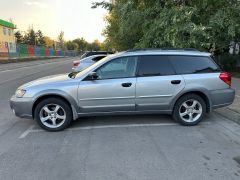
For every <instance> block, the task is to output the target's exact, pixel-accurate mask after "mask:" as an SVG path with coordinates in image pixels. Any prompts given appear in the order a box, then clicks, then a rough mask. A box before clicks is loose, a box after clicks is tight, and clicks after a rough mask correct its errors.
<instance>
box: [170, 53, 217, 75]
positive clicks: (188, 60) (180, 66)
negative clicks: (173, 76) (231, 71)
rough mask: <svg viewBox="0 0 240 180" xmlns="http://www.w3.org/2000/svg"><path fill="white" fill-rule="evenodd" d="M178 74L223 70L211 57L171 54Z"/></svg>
mask: <svg viewBox="0 0 240 180" xmlns="http://www.w3.org/2000/svg"><path fill="white" fill-rule="evenodd" d="M169 59H170V60H171V62H172V64H173V66H174V68H175V69H176V72H177V74H194V73H212V72H219V71H221V70H220V68H219V67H218V66H217V65H216V64H215V63H214V62H213V60H212V59H211V58H210V57H201V56H169Z"/></svg>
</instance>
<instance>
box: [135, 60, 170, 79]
mask: <svg viewBox="0 0 240 180" xmlns="http://www.w3.org/2000/svg"><path fill="white" fill-rule="evenodd" d="M173 74H175V72H174V69H173V67H172V65H171V63H170V62H169V60H168V58H167V56H141V58H140V61H139V71H138V75H139V76H164V75H173Z"/></svg>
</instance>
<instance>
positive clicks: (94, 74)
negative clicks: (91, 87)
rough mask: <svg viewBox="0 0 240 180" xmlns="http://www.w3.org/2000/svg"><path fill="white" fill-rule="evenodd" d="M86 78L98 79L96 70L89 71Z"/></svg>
mask: <svg viewBox="0 0 240 180" xmlns="http://www.w3.org/2000/svg"><path fill="white" fill-rule="evenodd" d="M88 79H90V80H97V79H99V76H98V75H97V73H96V72H91V73H90V74H88Z"/></svg>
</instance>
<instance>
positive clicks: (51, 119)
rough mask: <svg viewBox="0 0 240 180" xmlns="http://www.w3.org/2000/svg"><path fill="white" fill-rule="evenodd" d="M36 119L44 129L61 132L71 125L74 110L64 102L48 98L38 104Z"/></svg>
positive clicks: (35, 113)
mask: <svg viewBox="0 0 240 180" xmlns="http://www.w3.org/2000/svg"><path fill="white" fill-rule="evenodd" d="M34 117H35V120H36V121H37V123H38V124H39V126H40V127H42V128H43V129H45V130H47V131H61V130H63V129H65V128H67V127H68V126H69V124H70V123H71V121H72V110H71V108H70V106H69V105H68V104H67V103H66V102H65V101H64V100H61V99H58V98H47V99H44V100H43V101H41V102H40V103H38V104H37V106H36V108H35V112H34Z"/></svg>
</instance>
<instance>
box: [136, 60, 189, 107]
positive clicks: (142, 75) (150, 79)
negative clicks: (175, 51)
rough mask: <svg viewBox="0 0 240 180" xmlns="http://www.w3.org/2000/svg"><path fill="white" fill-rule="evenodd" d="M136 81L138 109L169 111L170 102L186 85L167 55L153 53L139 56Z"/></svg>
mask: <svg viewBox="0 0 240 180" xmlns="http://www.w3.org/2000/svg"><path fill="white" fill-rule="evenodd" d="M137 76H138V77H137V83H136V109H137V110H138V111H144V110H162V111H168V110H169V106H170V102H171V100H172V99H173V98H174V96H175V95H176V94H178V93H179V92H180V91H181V90H182V89H183V88H184V86H185V83H184V80H183V77H182V76H181V75H176V73H175V70H174V69H173V66H172V64H171V62H170V61H169V59H168V57H167V56H161V55H154V56H153V55H151V56H141V57H140V58H139V65H138V73H137Z"/></svg>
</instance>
